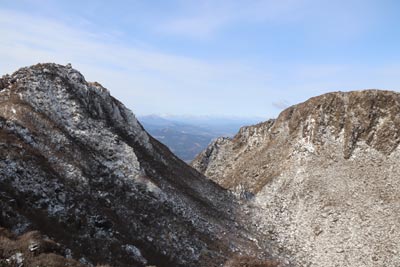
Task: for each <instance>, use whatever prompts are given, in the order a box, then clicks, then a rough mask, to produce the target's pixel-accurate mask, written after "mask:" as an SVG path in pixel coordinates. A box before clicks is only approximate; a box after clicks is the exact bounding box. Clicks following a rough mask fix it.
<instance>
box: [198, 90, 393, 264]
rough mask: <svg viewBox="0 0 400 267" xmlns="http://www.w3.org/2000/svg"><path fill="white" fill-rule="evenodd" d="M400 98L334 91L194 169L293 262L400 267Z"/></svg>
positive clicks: (220, 145) (215, 147) (226, 143)
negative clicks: (227, 193)
mask: <svg viewBox="0 0 400 267" xmlns="http://www.w3.org/2000/svg"><path fill="white" fill-rule="evenodd" d="M399 143H400V94H398V93H395V92H389V91H380V90H366V91H357V92H348V93H342V92H335V93H329V94H325V95H322V96H319V97H315V98H312V99H310V100H308V101H306V102H304V103H301V104H298V105H295V106H293V107H290V108H288V109H286V110H285V111H283V112H282V113H281V114H280V115H279V117H278V118H277V119H276V120H270V121H267V122H265V123H261V124H258V125H255V126H250V127H245V128H242V129H241V130H240V132H239V133H238V134H237V135H236V136H235V137H234V138H233V139H226V138H224V139H218V140H216V141H215V143H213V144H212V145H211V146H210V147H209V148H208V149H206V150H205V151H204V152H203V153H202V154H200V155H199V156H198V157H197V159H195V160H194V162H192V166H194V167H195V168H197V169H198V170H199V171H201V172H203V173H204V174H206V175H207V176H208V177H209V178H210V179H211V180H213V181H215V182H217V183H219V184H221V185H222V186H223V187H225V188H227V189H230V190H232V191H233V192H234V193H235V194H237V195H238V196H239V197H240V198H242V199H245V200H246V201H244V203H245V204H244V205H245V206H246V205H247V209H248V221H249V224H251V225H254V232H256V233H258V234H260V238H262V239H263V240H274V243H275V244H276V246H275V248H276V250H275V254H278V255H279V254H286V255H289V258H291V261H292V263H293V264H294V265H295V266H324V267H330V266H332V267H333V266H349V267H350V266H351V267H357V266H359V267H362V266H363V267H364V266H399V265H400V258H399V257H398V253H399V251H400V224H399V222H400V197H399V196H400V165H399V164H398V162H399V160H400V149H399V146H398V145H399Z"/></svg>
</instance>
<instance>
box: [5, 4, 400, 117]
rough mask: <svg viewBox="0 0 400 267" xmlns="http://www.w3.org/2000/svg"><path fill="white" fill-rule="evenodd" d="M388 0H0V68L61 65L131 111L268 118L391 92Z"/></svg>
mask: <svg viewBox="0 0 400 267" xmlns="http://www.w3.org/2000/svg"><path fill="white" fill-rule="evenodd" d="M399 7H400V3H398V2H396V1H371V0H367V1H358V0H351V1H312V0H297V1H294V0H286V1H251V2H248V1H233V0H226V1H179V0H176V1H116V2H112V3H111V2H108V1H94V0H88V1H77V0H72V1H55V0H46V1H39V0H21V1H2V2H1V3H0V23H1V25H2V27H0V35H1V36H2V37H1V39H0V56H1V58H2V60H1V63H0V73H1V74H5V73H12V72H13V71H15V70H17V69H18V68H20V67H23V66H27V65H32V64H36V63H39V62H55V63H58V64H64V65H65V64H67V63H71V64H72V66H73V67H74V68H76V69H78V70H79V71H80V72H82V74H83V75H85V77H86V79H87V80H88V81H97V82H100V83H101V84H102V85H103V86H105V87H106V88H108V89H109V90H110V91H111V94H112V95H113V96H115V97H116V98H118V99H119V100H121V101H122V102H123V103H124V104H125V105H126V106H128V108H130V109H132V110H133V112H134V113H135V114H138V115H139V114H140V115H141V116H142V115H146V114H148V115H150V114H175V115H185V114H187V115H191V116H225V117H231V116H239V117H240V116H241V117H262V118H275V117H276V116H277V115H278V114H279V113H280V112H281V111H282V110H283V109H284V108H286V107H288V106H290V105H293V104H297V103H299V102H303V101H305V100H307V99H308V98H310V97H313V96H316V95H320V94H323V93H327V92H331V91H350V90H360V89H368V88H379V89H386V90H394V91H399V89H400V79H399V78H398V73H399V70H400V64H399V58H400V51H399V50H398V47H399V45H400V34H399V31H400V27H399V26H400V17H399V16H398V14H397V10H399Z"/></svg>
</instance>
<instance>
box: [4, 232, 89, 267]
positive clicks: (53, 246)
mask: <svg viewBox="0 0 400 267" xmlns="http://www.w3.org/2000/svg"><path fill="white" fill-rule="evenodd" d="M32 245H35V247H37V248H36V249H32ZM30 248H31V249H30ZM16 253H22V257H23V259H24V260H23V263H24V264H23V266H24V267H30V266H35V267H61V266H70V267H83V265H82V264H80V263H79V262H77V261H74V260H71V259H66V258H64V257H63V256H61V255H60V254H62V247H61V246H60V245H59V244H57V243H56V242H54V241H52V240H49V239H46V238H44V237H43V236H42V235H41V234H40V233H39V232H38V231H32V232H28V233H25V234H24V235H21V236H19V237H16V236H15V235H13V234H12V233H10V232H9V231H8V230H7V229H4V228H1V227H0V267H11V266H16V264H15V262H13V260H11V257H12V256H13V255H16ZM7 259H10V260H8V261H7Z"/></svg>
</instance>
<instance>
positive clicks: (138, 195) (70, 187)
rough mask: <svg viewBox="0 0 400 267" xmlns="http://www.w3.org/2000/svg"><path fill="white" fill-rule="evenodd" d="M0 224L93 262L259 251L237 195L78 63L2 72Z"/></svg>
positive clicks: (167, 261)
mask: <svg viewBox="0 0 400 267" xmlns="http://www.w3.org/2000/svg"><path fill="white" fill-rule="evenodd" d="M0 147H1V148H0V210H1V213H0V226H2V227H6V228H8V229H11V230H12V231H13V232H14V233H16V234H21V233H24V232H26V231H30V230H39V231H41V233H42V234H45V235H47V236H49V237H51V238H52V239H53V240H55V241H56V242H58V243H60V244H62V246H63V247H65V251H64V252H63V254H64V256H66V255H67V254H68V255H69V257H72V258H74V259H77V260H80V262H81V263H82V264H97V263H102V264H103V263H104V264H105V263H107V264H110V265H112V266H145V265H157V266H220V264H222V263H223V262H225V261H226V260H227V259H228V258H229V257H230V255H232V254H233V253H236V254H237V253H239V254H244V255H249V254H250V255H251V254H258V255H262V254H260V253H258V252H259V248H258V247H257V246H255V243H254V242H253V241H251V239H252V238H251V235H250V234H249V233H247V232H245V231H244V230H243V229H242V228H241V226H240V225H239V224H238V223H237V222H236V221H235V220H236V219H235V217H236V216H237V209H238V208H237V206H236V204H235V202H234V201H233V198H232V196H231V195H230V194H228V193H227V192H226V191H225V190H223V189H222V188H221V187H220V186H218V185H216V184H215V183H214V182H212V181H209V180H206V179H205V178H204V177H203V176H202V175H201V174H200V173H198V172H197V171H195V170H194V169H192V168H190V167H189V166H188V165H186V164H185V163H184V162H182V161H181V160H179V159H178V158H176V157H175V156H174V155H173V154H172V153H171V152H170V151H169V150H168V149H167V148H166V147H165V146H164V145H162V144H160V143H159V142H157V141H156V140H155V139H153V138H152V137H151V136H149V135H148V134H147V133H146V132H145V131H144V130H143V128H142V126H141V125H140V124H139V122H138V121H137V120H136V118H135V116H134V115H133V113H132V112H131V111H129V110H128V109H127V108H126V107H125V106H124V105H123V104H122V103H120V102H119V101H118V100H116V99H114V98H113V97H112V96H110V93H109V91H108V90H107V89H105V88H104V87H102V86H101V85H100V84H98V83H89V82H86V81H85V79H84V77H83V76H82V75H81V74H80V73H79V72H78V71H76V70H74V69H72V68H71V66H70V65H67V66H61V65H56V64H38V65H35V66H32V67H27V68H22V69H20V70H18V71H17V72H15V73H14V74H13V75H11V76H8V75H7V76H3V78H2V79H0Z"/></svg>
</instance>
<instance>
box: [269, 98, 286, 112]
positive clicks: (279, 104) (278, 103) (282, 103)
mask: <svg viewBox="0 0 400 267" xmlns="http://www.w3.org/2000/svg"><path fill="white" fill-rule="evenodd" d="M272 106H274V107H275V108H277V109H279V110H282V109H285V108H287V107H289V106H290V103H289V101H287V100H281V101H276V102H272Z"/></svg>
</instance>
